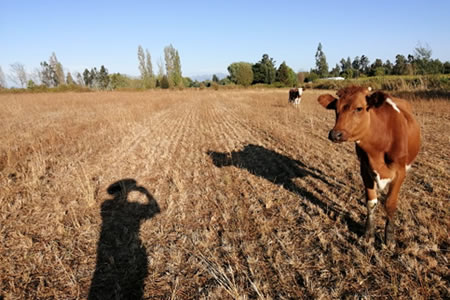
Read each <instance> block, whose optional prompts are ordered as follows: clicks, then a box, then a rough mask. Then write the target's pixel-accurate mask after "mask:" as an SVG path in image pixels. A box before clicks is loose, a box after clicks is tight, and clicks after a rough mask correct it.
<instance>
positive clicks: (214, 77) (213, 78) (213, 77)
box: [212, 74, 219, 82]
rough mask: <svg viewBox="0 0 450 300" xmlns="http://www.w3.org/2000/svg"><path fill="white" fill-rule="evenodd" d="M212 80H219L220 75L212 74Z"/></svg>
mask: <svg viewBox="0 0 450 300" xmlns="http://www.w3.org/2000/svg"><path fill="white" fill-rule="evenodd" d="M212 81H213V82H219V77H217V75H216V74H214V75H213V76H212Z"/></svg>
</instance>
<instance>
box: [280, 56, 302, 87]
mask: <svg viewBox="0 0 450 300" xmlns="http://www.w3.org/2000/svg"><path fill="white" fill-rule="evenodd" d="M276 81H278V82H281V83H282V84H283V85H285V86H289V87H293V86H296V85H297V84H298V79H297V75H296V74H295V72H294V71H293V70H292V69H291V68H290V67H289V66H288V65H287V64H286V62H284V61H283V62H282V63H281V64H280V66H279V67H278V70H277V74H276Z"/></svg>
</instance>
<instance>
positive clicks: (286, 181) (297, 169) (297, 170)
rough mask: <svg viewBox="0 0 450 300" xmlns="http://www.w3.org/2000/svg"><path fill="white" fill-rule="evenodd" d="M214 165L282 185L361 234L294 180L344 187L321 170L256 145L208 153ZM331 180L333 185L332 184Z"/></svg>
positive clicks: (351, 222) (357, 227)
mask: <svg viewBox="0 0 450 300" xmlns="http://www.w3.org/2000/svg"><path fill="white" fill-rule="evenodd" d="M207 154H208V155H209V156H210V157H211V159H212V161H213V163H214V165H215V166H217V167H219V168H221V167H226V166H235V167H238V168H241V169H246V170H248V171H249V172H250V173H251V174H253V175H255V176H258V177H261V178H265V179H266V180H268V181H270V182H272V183H274V184H277V185H281V186H283V187H284V188H285V189H286V190H288V191H290V192H292V193H295V194H297V195H299V196H302V197H303V198H305V199H307V200H308V201H310V202H311V203H313V204H314V205H316V206H317V207H319V208H320V209H321V210H322V211H323V212H324V213H326V214H327V215H328V216H329V217H330V218H332V219H334V220H335V219H336V216H342V217H343V218H344V220H345V221H346V222H347V226H348V228H349V229H350V230H351V231H352V232H354V233H356V234H357V235H359V236H361V235H362V234H363V232H364V230H363V227H362V225H360V224H358V223H357V222H355V221H354V220H353V219H352V218H351V217H350V216H349V214H348V213H344V212H343V211H342V209H340V208H339V207H338V205H337V204H336V203H334V202H333V201H331V200H330V201H327V202H323V201H322V200H320V199H319V198H317V197H316V196H314V194H313V193H311V192H309V191H308V190H306V189H304V188H301V187H298V186H297V185H296V184H295V183H294V181H293V179H294V178H303V177H305V176H310V177H313V178H315V179H317V180H320V181H322V182H323V183H325V184H326V185H328V186H330V187H334V188H336V187H338V186H339V185H340V186H343V185H345V183H341V182H339V181H336V180H335V179H332V178H331V177H330V176H328V175H326V174H324V173H323V172H322V171H321V170H319V169H315V168H311V167H308V166H307V165H306V164H304V163H303V162H301V161H299V160H294V159H292V158H290V157H287V156H285V155H282V154H280V153H277V152H275V151H273V150H269V149H266V148H264V147H262V146H259V145H253V144H248V145H246V146H245V147H244V148H243V149H242V150H239V151H232V152H225V153H221V152H214V151H208V152H207ZM331 181H333V182H331Z"/></svg>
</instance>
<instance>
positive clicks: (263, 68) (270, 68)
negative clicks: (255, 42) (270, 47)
mask: <svg viewBox="0 0 450 300" xmlns="http://www.w3.org/2000/svg"><path fill="white" fill-rule="evenodd" d="M252 71H253V83H266V84H272V83H273V82H275V79H276V74H277V70H276V69H275V60H274V59H273V58H271V57H269V55H268V54H263V56H262V59H261V60H260V61H259V62H257V63H255V64H254V65H253V66H252Z"/></svg>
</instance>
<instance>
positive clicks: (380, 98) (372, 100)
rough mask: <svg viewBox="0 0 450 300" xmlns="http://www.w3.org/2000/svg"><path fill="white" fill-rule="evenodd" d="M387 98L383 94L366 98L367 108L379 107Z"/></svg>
mask: <svg viewBox="0 0 450 300" xmlns="http://www.w3.org/2000/svg"><path fill="white" fill-rule="evenodd" d="M387 98H389V96H388V95H387V94H385V93H383V92H375V93H373V94H371V95H368V96H366V101H367V106H368V108H372V107H375V108H377V107H380V106H381V105H382V104H383V103H384V101H386V99H387Z"/></svg>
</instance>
